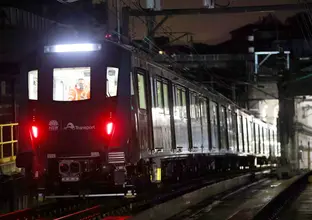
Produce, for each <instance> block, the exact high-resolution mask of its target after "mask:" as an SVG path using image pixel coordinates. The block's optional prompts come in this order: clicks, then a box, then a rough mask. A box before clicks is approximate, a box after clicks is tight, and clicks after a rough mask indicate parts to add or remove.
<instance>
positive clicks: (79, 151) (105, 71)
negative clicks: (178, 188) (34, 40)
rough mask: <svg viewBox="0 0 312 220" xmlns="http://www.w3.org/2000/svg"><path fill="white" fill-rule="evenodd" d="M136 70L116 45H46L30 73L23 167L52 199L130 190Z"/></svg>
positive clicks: (26, 71) (26, 73) (25, 77)
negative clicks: (132, 75) (89, 190)
mask: <svg viewBox="0 0 312 220" xmlns="http://www.w3.org/2000/svg"><path fill="white" fill-rule="evenodd" d="M130 69H131V52H129V51H128V50H125V49H124V48H122V47H120V46H118V45H115V44H114V43H110V42H104V43H100V44H90V43H89V44H85V43H83V44H60V45H52V46H45V48H44V51H39V52H38V53H36V55H34V56H33V57H30V58H29V59H28V61H27V63H25V65H24V66H23V69H22V73H23V74H21V75H22V76H21V79H20V82H21V83H20V84H21V86H22V91H23V92H22V93H21V94H22V97H21V102H20V103H21V106H20V109H21V111H20V112H21V114H20V130H19V148H20V149H19V153H18V156H17V165H18V166H19V167H22V168H25V171H26V175H27V176H28V177H31V179H35V180H36V181H37V183H39V187H40V186H43V187H44V188H45V190H46V192H47V193H48V194H49V193H53V194H60V195H62V194H66V193H68V192H69V191H70V193H78V192H79V191H80V190H81V189H83V188H92V186H93V185H94V187H98V186H99V185H100V186H109V187H104V188H105V189H112V188H113V187H112V186H114V187H115V186H123V185H125V183H127V171H126V167H125V165H126V161H128V162H129V161H131V160H135V159H136V158H138V157H139V155H135V154H134V153H132V154H129V152H128V151H127V150H128V149H129V147H130V145H131V143H132V142H133V140H132V137H131V135H130V134H131V129H132V126H131V124H132V123H131V99H130V98H129V97H130V96H131V93H130V92H131V91H130V90H131V88H130V83H131V80H130V73H131V71H130ZM26 86H27V88H26ZM26 91H28V94H27V93H26ZM26 100H27V101H26ZM64 190H65V191H66V192H64Z"/></svg>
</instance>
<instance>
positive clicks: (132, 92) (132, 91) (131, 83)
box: [130, 72, 134, 95]
mask: <svg viewBox="0 0 312 220" xmlns="http://www.w3.org/2000/svg"><path fill="white" fill-rule="evenodd" d="M132 77H133V74H132V72H130V87H131V88H130V89H131V95H134V89H133V88H134V86H133V78H132Z"/></svg>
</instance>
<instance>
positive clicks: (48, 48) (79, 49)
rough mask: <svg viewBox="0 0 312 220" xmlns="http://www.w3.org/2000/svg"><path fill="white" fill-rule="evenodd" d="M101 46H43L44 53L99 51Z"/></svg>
mask: <svg viewBox="0 0 312 220" xmlns="http://www.w3.org/2000/svg"><path fill="white" fill-rule="evenodd" d="M101 48H102V47H101V44H59V45H52V46H45V47H44V52H45V53H65V52H84V51H98V50H101Z"/></svg>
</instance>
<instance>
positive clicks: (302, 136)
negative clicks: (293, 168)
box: [294, 96, 312, 169]
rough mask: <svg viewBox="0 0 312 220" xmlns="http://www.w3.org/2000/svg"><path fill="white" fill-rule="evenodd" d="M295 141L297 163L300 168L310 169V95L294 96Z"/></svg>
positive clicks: (311, 119)
mask: <svg viewBox="0 0 312 220" xmlns="http://www.w3.org/2000/svg"><path fill="white" fill-rule="evenodd" d="M294 122H295V124H296V129H295V142H296V145H297V146H298V148H297V149H298V163H299V168H300V169H311V168H312V164H311V159H310V158H312V152H311V150H310V149H311V148H310V147H309V146H312V96H299V97H296V98H295V117H294Z"/></svg>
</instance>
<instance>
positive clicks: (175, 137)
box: [17, 41, 277, 195]
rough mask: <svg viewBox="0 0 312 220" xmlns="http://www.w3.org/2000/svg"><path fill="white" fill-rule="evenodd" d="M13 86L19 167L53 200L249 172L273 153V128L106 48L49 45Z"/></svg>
mask: <svg viewBox="0 0 312 220" xmlns="http://www.w3.org/2000/svg"><path fill="white" fill-rule="evenodd" d="M20 81H21V85H22V87H21V88H22V94H23V96H22V100H21V112H22V113H23V114H22V115H21V118H20V128H19V129H20V130H19V139H20V140H19V152H18V155H17V165H18V166H19V167H21V168H24V169H25V171H26V174H27V175H28V176H30V177H31V179H35V180H36V181H37V183H40V184H39V185H42V186H43V187H44V188H45V189H46V193H50V194H51V193H52V194H57V193H62V194H64V191H63V190H66V193H79V192H77V188H78V187H77V186H79V188H80V189H82V188H83V187H87V188H88V187H90V185H92V184H95V185H96V186H101V187H100V188H101V190H102V191H101V192H104V191H105V192H106V190H108V191H110V190H112V189H114V190H115V189H117V188H118V190H119V189H127V187H133V186H134V185H136V184H137V183H138V182H146V181H148V182H160V181H161V180H162V179H168V178H174V179H180V178H181V176H183V175H184V176H185V175H188V174H190V175H191V174H192V175H194V170H196V171H198V173H202V172H207V171H214V170H228V169H239V168H241V167H253V166H254V165H255V158H257V157H258V156H259V157H262V156H263V155H268V153H269V152H272V151H269V150H268V149H271V148H274V147H273V145H274V146H275V145H277V144H276V139H274V140H273V139H272V140H271V139H270V140H267V137H268V136H270V134H271V133H269V129H270V128H272V129H271V130H274V129H275V127H274V126H271V127H268V125H267V124H266V123H264V122H261V123H260V121H259V120H258V122H257V120H256V119H255V118H254V117H253V116H252V115H250V114H249V113H247V112H245V111H243V110H241V109H238V108H237V106H235V105H233V104H232V103H231V102H229V101H228V100H227V99H225V98H223V97H222V96H220V95H218V94H215V93H212V92H209V91H208V90H207V89H205V88H202V87H201V86H199V85H196V84H194V83H191V82H189V81H188V80H186V79H184V78H182V77H180V76H179V75H177V74H176V73H174V72H172V71H170V70H168V69H166V68H165V67H163V66H161V65H159V64H156V63H154V62H152V61H151V60H150V59H149V58H148V56H146V55H145V56H142V55H141V54H140V53H139V52H137V51H134V50H133V48H131V47H129V46H124V45H120V44H116V43H114V42H110V41H104V42H101V43H98V44H74V45H70V44H62V45H52V46H46V47H45V50H44V52H40V51H39V52H38V53H37V55H36V56H34V57H32V58H30V59H29V61H28V62H27V63H25V65H24V66H23V70H22V74H21V79H20ZM26 91H28V92H26ZM258 124H261V126H262V127H261V129H260V130H259V128H257V126H258ZM255 126H256V128H255ZM271 135H272V136H273V133H272V134H271ZM264 138H266V139H264ZM270 146H271V148H270ZM261 163H268V160H262V162H261ZM162 170H163V172H162ZM195 174H196V172H195ZM103 195H104V194H103ZM120 195H123V194H122V193H121V194H120Z"/></svg>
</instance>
